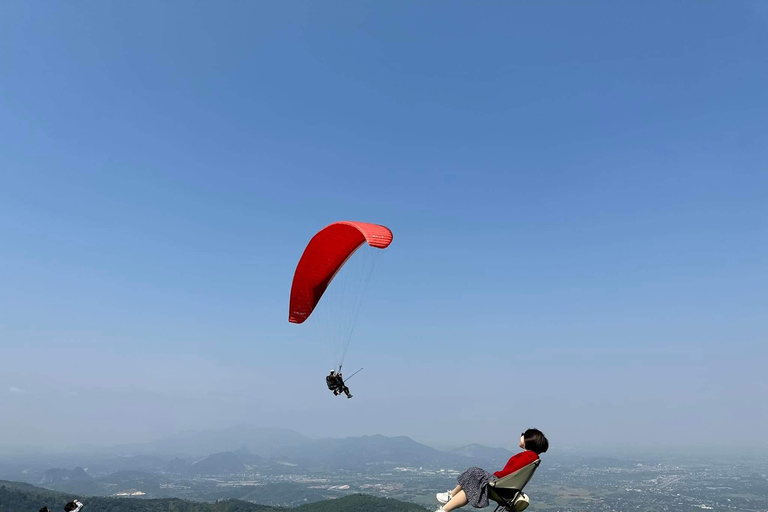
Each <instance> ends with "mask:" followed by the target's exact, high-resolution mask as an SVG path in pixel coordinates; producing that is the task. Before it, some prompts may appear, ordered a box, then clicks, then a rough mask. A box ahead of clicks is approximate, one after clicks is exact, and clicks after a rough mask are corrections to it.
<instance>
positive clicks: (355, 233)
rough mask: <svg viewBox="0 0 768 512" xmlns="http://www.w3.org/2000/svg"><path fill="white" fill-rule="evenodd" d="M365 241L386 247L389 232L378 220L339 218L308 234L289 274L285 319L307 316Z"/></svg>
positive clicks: (372, 244) (290, 319) (390, 240)
mask: <svg viewBox="0 0 768 512" xmlns="http://www.w3.org/2000/svg"><path fill="white" fill-rule="evenodd" d="M365 242H367V243H368V245H370V246H371V247H375V248H377V249H386V248H387V247H389V244H390V243H392V232H391V231H390V230H389V228H386V227H384V226H379V225H378V224H368V223H366V222H349V221H342V222H334V223H333V224H330V225H329V226H326V227H325V228H323V229H322V230H320V231H319V232H318V233H317V234H316V235H315V236H313V237H312V240H310V241H309V244H308V245H307V248H306V249H304V254H302V255H301V259H300V260H299V264H298V266H297V267H296V272H295V273H294V275H293V285H292V286H291V303H290V306H289V309H288V321H289V322H292V323H295V324H300V323H302V322H304V321H305V320H306V319H307V318H309V315H311V314H312V311H314V309H315V306H317V303H318V302H319V301H320V297H322V296H323V293H325V290H326V288H328V285H329V284H330V283H331V281H332V280H333V278H334V276H335V275H336V273H337V272H338V271H339V269H341V267H342V266H344V263H346V261H347V260H348V259H349V257H350V256H352V254H354V252H355V251H356V250H357V249H358V248H359V247H360V246H361V245H363V243H365Z"/></svg>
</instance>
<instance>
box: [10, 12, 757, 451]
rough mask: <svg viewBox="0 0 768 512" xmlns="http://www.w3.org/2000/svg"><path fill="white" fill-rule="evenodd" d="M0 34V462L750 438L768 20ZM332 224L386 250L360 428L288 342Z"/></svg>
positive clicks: (270, 23) (374, 21) (219, 21)
mask: <svg viewBox="0 0 768 512" xmlns="http://www.w3.org/2000/svg"><path fill="white" fill-rule="evenodd" d="M0 34H2V36H0V37H2V44H0V69H2V79H1V80H0V139H1V140H2V141H3V143H2V148H3V150H2V151H0V361H1V362H0V364H1V365H2V367H3V368H2V371H0V408H2V409H3V410H4V411H6V412H7V413H8V414H4V415H3V416H5V417H6V418H10V419H9V420H4V422H3V424H2V425H0V437H2V439H3V440H4V441H5V442H4V444H19V443H32V444H67V443H80V442H86V441H88V442H96V443H115V442H123V441H132V440H143V439H151V438H154V437H157V436H159V435H163V434H166V433H169V432H175V431H178V430H183V429H189V428H205V427H215V426H228V425H231V424H235V423H242V422H250V423H255V424H263V425H279V426H286V427H290V428H294V429H296V430H299V431H301V432H304V433H306V434H309V435H316V436H324V435H360V434H373V433H383V434H388V435H400V434H402V435H410V436H412V437H414V438H416V439H418V440H422V441H426V442H430V443H433V444H452V443H456V444H458V443H463V442H482V443H484V444H491V445H512V444H513V438H514V435H516V433H517V432H519V431H520V430H521V429H523V428H526V427H528V426H530V425H536V426H540V427H541V428H542V429H545V431H547V432H548V433H549V435H550V437H551V438H552V439H553V441H557V442H558V444H560V445H561V446H573V445H578V444H580V443H585V442H586V443H592V442H594V443H599V442H608V443H612V444H617V445H618V444H630V445H635V444H651V443H654V442H656V441H654V440H652V439H649V436H648V433H649V432H664V433H665V436H664V438H665V440H666V441H665V442H667V443H669V444H677V443H681V444H706V443H722V442H723V441H722V439H721V438H722V437H723V432H724V431H725V430H726V429H732V428H733V427H734V424H737V425H739V427H740V428H741V429H742V430H741V432H740V435H741V437H740V439H747V440H749V441H750V442H754V443H763V444H764V443H765V440H764V435H763V433H764V432H765V430H766V429H767V428H768V413H767V412H766V411H765V408H764V407H763V406H762V405H761V404H762V402H764V398H765V396H766V395H767V394H768V380H766V377H765V373H764V371H763V369H764V366H765V363H766V361H767V360H768V344H767V343H766V340H767V339H768V320H767V319H768V306H767V304H768V292H766V290H768V272H767V270H768V262H767V261H766V254H767V253H768V231H767V230H766V224H767V221H768V165H767V164H766V162H768V115H766V113H767V112H768V57H767V56H768V9H767V8H766V6H765V4H763V3H761V2H715V3H708V4H703V3H700V2H674V3H670V2H644V3H642V4H641V3H637V4H634V5H631V4H626V3H622V4H621V5H619V4H617V3H615V2H579V3H572V2H546V3H522V2H508V3H501V2H497V3H485V4H478V3H471V2H417V3H409V2H379V3H375V2H355V3H342V2H326V3H316V2H315V3H313V2H273V3H265V2H260V3H248V2H226V3H216V4H214V3H204V2H198V3H194V4H192V3H187V2H165V3H162V4H157V3H156V2H135V3H131V4H119V3H115V2H113V3H107V2H102V3H72V2H52V3H48V4H46V5H45V6H44V7H43V6H41V5H37V4H34V3H28V2H7V3H5V4H4V5H3V6H2V7H1V8H0ZM341 219H352V220H363V221H369V222H377V223H381V224H385V225H387V226H389V227H390V228H391V229H392V231H393V232H394V235H395V239H394V242H393V244H392V246H391V247H390V248H389V249H388V250H387V252H386V254H384V255H382V256H383V257H382V258H380V261H379V266H378V269H377V274H376V280H375V281H374V283H373V285H372V288H371V291H370V293H369V295H368V298H367V302H366V304H365V309H364V312H363V317H362V319H361V321H360V324H359V329H358V331H357V333H356V339H355V340H354V341H353V345H352V349H351V352H350V355H349V358H348V361H349V364H350V365H352V366H364V367H366V370H365V373H364V374H361V375H360V376H359V377H356V381H357V382H355V383H354V384H355V386H354V387H353V392H355V394H356V397H355V399H354V400H351V401H346V400H333V397H331V396H330V395H329V394H328V392H327V390H324V389H323V386H324V384H323V382H322V376H323V373H324V372H326V371H327V368H326V366H327V364H325V363H323V364H322V365H320V364H318V360H323V361H324V359H322V357H323V355H324V354H325V351H324V348H323V347H320V346H319V344H318V343H316V338H317V333H316V331H315V330H314V327H312V326H310V325H304V326H295V325H290V324H288V322H287V301H288V294H289V290H290V281H291V277H292V273H293V270H294V268H295V265H296V263H297V261H298V258H299V256H300V254H301V251H302V250H303V247H304V245H305V244H306V242H307V241H308V240H309V238H310V237H311V236H312V234H313V233H314V232H316V231H317V230H319V229H320V228H322V227H323V226H324V225H326V224H328V223H330V222H332V221H334V220H341ZM71 411H78V414H79V415H80V421H78V422H77V424H76V425H72V426H66V427H62V426H61V425H56V424H54V423H52V421H53V420H55V418H61V417H62V415H66V414H67V413H69V412H71ZM715 411H717V413H716V414H713V413H714V412H715ZM329 412H331V413H333V414H335V415H336V417H337V418H339V419H340V421H339V422H338V423H339V424H340V425H341V426H334V425H332V424H330V423H328V422H321V421H317V418H319V417H324V416H325V415H326V414H328V413H329ZM733 442H734V443H736V441H733ZM740 442H741V441H739V443H740ZM553 446H555V444H554V443H553Z"/></svg>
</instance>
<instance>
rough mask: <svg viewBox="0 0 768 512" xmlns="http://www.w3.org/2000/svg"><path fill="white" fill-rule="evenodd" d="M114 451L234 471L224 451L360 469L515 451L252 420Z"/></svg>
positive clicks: (500, 457) (461, 461)
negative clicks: (318, 431) (306, 431)
mask: <svg viewBox="0 0 768 512" xmlns="http://www.w3.org/2000/svg"><path fill="white" fill-rule="evenodd" d="M113 451H114V452H116V453H122V454H124V455H130V457H122V458H121V459H122V462H123V463H125V462H127V461H128V460H133V461H135V462H136V463H138V464H141V465H142V466H143V467H142V468H138V467H137V468H135V469H148V468H147V467H146V466H147V465H150V462H153V461H155V458H165V459H166V463H165V464H164V465H165V466H166V467H167V463H168V462H170V461H171V460H172V459H184V460H191V461H195V460H198V461H199V462H194V463H193V464H192V465H193V466H194V465H198V467H199V468H200V469H202V468H207V467H208V464H212V465H213V466H214V467H215V466H217V465H219V466H221V465H222V464H226V466H227V469H228V471H230V472H238V471H236V470H237V468H240V465H239V463H238V462H236V461H235V457H232V456H229V455H221V454H223V453H235V454H236V458H237V460H238V461H239V462H240V463H242V464H245V465H258V464H260V463H265V462H268V461H279V462H284V463H289V464H296V465H298V466H300V467H302V468H309V469H339V468H343V469H360V468H364V467H369V466H381V465H394V466H398V465H404V466H446V467H455V468H462V469H463V468H465V467H467V465H471V464H473V463H477V464H486V465H488V464H491V465H493V466H495V465H499V464H503V463H505V462H506V461H507V459H508V458H509V457H511V456H512V452H510V451H508V450H504V449H500V448H489V447H486V446H482V445H478V444H473V445H468V446H465V447H462V448H459V449H456V450H453V451H450V452H447V451H441V450H436V449H434V448H430V447H429V446H426V445H424V444H421V443H418V442H416V441H414V440H413V439H411V438H409V437H404V436H401V437H386V436H382V435H373V436H362V437H347V438H326V439H312V438H309V437H306V436H304V435H302V434H299V433H298V432H294V431H292V430H288V429H277V428H263V427H255V426H251V425H241V426H237V427H232V428H228V429H222V430H205V431H201V432H184V433H181V434H177V435H174V436H170V437H166V438H164V439H161V440H158V441H154V442H151V443H145V444H133V445H123V446H119V447H116V448H115V449H113ZM211 454H219V455H218V459H217V460H216V461H208V462H203V461H200V458H202V457H211V456H212V455H211ZM225 460H226V461H227V462H225ZM173 464H174V469H175V470H176V471H178V470H179V469H182V466H181V465H180V461H179V460H176V461H174V463H173ZM200 464H202V465H201V466H200ZM123 465H125V464H123ZM126 469H128V468H126ZM131 469H133V468H131ZM201 474H202V473H201Z"/></svg>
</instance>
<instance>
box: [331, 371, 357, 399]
mask: <svg viewBox="0 0 768 512" xmlns="http://www.w3.org/2000/svg"><path fill="white" fill-rule="evenodd" d="M325 383H326V384H327V385H328V389H330V390H331V391H333V394H334V396H339V395H340V394H342V393H344V394H346V395H347V398H352V393H350V392H349V388H348V387H347V386H346V385H345V384H344V378H343V377H342V376H341V372H339V373H336V371H335V370H331V373H330V374H328V375H327V376H326V377H325Z"/></svg>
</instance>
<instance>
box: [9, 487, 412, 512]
mask: <svg viewBox="0 0 768 512" xmlns="http://www.w3.org/2000/svg"><path fill="white" fill-rule="evenodd" d="M73 497H74V496H71V495H68V494H62V493H59V492H54V491H49V490H46V489H41V488H39V487H35V486H33V485H29V484H24V483H18V482H6V481H0V512H37V511H38V510H40V508H41V507H43V506H44V505H45V506H48V508H50V509H51V510H52V511H53V512H57V511H61V510H64V505H65V504H66V503H67V502H68V501H70V500H71V499H72V498H73ZM83 501H84V502H85V505H86V506H85V509H84V512H86V511H87V512H287V511H289V510H290V511H292V512H293V511H295V512H358V511H359V512H363V511H365V512H424V509H423V508H422V507H420V506H418V505H414V504H412V503H403V502H400V501H397V500H389V499H386V498H376V497H373V496H366V495H362V494H355V495H352V496H347V497H345V498H340V499H337V500H327V501H321V502H317V503H311V504H308V505H302V506H301V507H297V508H295V509H286V508H280V507H269V506H265V505H256V504H254V503H249V502H246V501H239V500H227V501H222V502H220V503H198V502H193V501H185V500H180V499H175V498H173V499H159V500H144V499H131V498H85V497H84V498H83Z"/></svg>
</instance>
